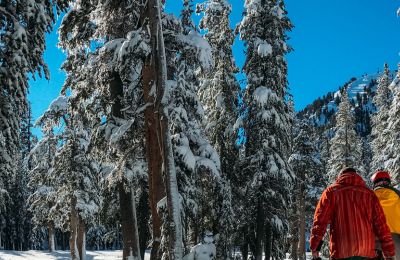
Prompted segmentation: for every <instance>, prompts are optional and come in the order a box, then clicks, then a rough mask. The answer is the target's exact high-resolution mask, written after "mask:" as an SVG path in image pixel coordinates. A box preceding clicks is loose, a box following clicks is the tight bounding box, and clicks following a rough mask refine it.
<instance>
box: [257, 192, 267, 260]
mask: <svg viewBox="0 0 400 260" xmlns="http://www.w3.org/2000/svg"><path fill="white" fill-rule="evenodd" d="M264 223H265V216H264V209H263V206H262V203H261V201H260V199H259V200H258V205H257V227H256V248H255V250H256V252H255V254H256V255H255V257H256V260H262V253H263V246H262V242H263V240H264V238H265V230H264Z"/></svg>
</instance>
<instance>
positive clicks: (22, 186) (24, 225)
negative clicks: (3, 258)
mask: <svg viewBox="0 0 400 260" xmlns="http://www.w3.org/2000/svg"><path fill="white" fill-rule="evenodd" d="M31 119H32V118H31V110H30V105H28V109H27V111H25V113H24V114H23V116H22V122H21V131H20V135H19V136H20V144H19V147H20V152H19V154H18V157H17V167H18V168H17V169H16V171H15V175H14V176H12V178H11V180H10V186H9V188H10V189H9V201H8V203H7V212H8V213H7V215H8V219H9V220H11V221H9V222H8V224H7V229H8V230H9V231H10V233H9V234H8V235H6V237H7V238H8V239H7V240H8V241H10V243H12V244H13V246H12V247H13V248H14V249H15V250H28V249H29V246H30V244H31V243H30V239H31V237H30V236H31V231H32V226H31V218H32V216H31V214H30V212H28V205H29V204H27V199H28V196H29V193H30V190H29V189H28V185H27V184H28V181H29V174H28V172H29V170H30V168H31V164H30V160H29V157H28V155H29V153H30V151H31V149H32V147H33V145H34V144H33V142H34V140H33V139H34V138H33V135H32V132H31V127H32V123H31Z"/></svg>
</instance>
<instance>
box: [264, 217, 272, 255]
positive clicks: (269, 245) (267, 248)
mask: <svg viewBox="0 0 400 260" xmlns="http://www.w3.org/2000/svg"><path fill="white" fill-rule="evenodd" d="M264 243H265V244H264V247H265V250H264V251H265V259H267V260H269V259H271V250H272V230H271V224H270V223H269V222H267V224H266V225H265V241H264Z"/></svg>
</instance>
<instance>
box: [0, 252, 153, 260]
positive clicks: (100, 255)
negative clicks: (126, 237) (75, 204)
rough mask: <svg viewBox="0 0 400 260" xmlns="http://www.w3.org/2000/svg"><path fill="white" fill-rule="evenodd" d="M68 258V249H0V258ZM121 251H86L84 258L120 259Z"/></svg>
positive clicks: (67, 259)
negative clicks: (52, 250)
mask: <svg viewBox="0 0 400 260" xmlns="http://www.w3.org/2000/svg"><path fill="white" fill-rule="evenodd" d="M22 259H29V260H56V259H57V260H69V259H71V257H70V252H69V251H56V252H54V253H49V252H46V251H36V250H29V251H0V260H22ZM121 259H122V251H121V250H115V251H87V252H86V260H121ZM149 259H150V254H149V253H146V255H145V258H144V260H149Z"/></svg>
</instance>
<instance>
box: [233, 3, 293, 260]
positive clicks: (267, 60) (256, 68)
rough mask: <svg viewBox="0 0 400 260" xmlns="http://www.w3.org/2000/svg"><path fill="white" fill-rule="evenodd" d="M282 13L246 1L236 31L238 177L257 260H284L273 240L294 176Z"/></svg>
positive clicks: (287, 25) (279, 6) (283, 227)
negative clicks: (241, 59) (241, 127)
mask: <svg viewBox="0 0 400 260" xmlns="http://www.w3.org/2000/svg"><path fill="white" fill-rule="evenodd" d="M286 14H287V12H286V11H285V7H284V2H283V1H275V0H269V1H267V0H266V1H258V0H248V1H246V2H245V12H244V17H243V19H242V21H241V23H240V25H239V28H238V29H239V32H240V35H241V38H242V39H243V40H244V42H245V44H246V49H247V51H246V62H245V65H244V68H243V70H244V71H245V73H246V75H247V89H246V96H245V97H244V101H245V104H246V106H247V109H248V115H247V118H246V119H245V123H244V124H245V131H246V136H247V141H246V163H245V167H244V169H243V173H242V174H244V175H246V177H247V183H246V187H245V188H246V196H247V199H248V202H247V204H246V206H245V207H248V209H246V211H247V214H254V215H253V216H252V217H251V219H252V220H253V223H248V227H249V229H250V233H254V234H255V236H256V237H255V245H254V249H253V250H254V251H255V252H254V255H255V257H256V259H261V257H262V252H263V251H265V257H266V258H267V259H269V258H270V257H271V256H273V257H274V258H278V259H281V258H284V252H283V248H282V244H283V243H279V242H278V243H276V241H279V240H280V239H281V238H283V237H284V236H285V235H286V233H287V230H288V220H287V213H288V211H287V210H288V202H289V201H290V193H291V189H292V184H293V179H294V176H293V174H292V172H291V170H290V167H289V165H288V159H289V155H290V154H289V153H290V139H291V136H290V133H291V122H290V115H289V113H288V105H287V103H286V101H285V96H286V95H287V78H286V77H287V64H286V60H285V57H284V56H285V54H286V53H287V52H288V51H290V48H289V47H288V46H287V45H286V40H287V36H286V32H287V31H289V30H291V28H292V24H291V22H290V20H289V19H288V17H287V16H286ZM273 241H275V243H273ZM263 244H264V245H265V250H263V248H262V245H263Z"/></svg>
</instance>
